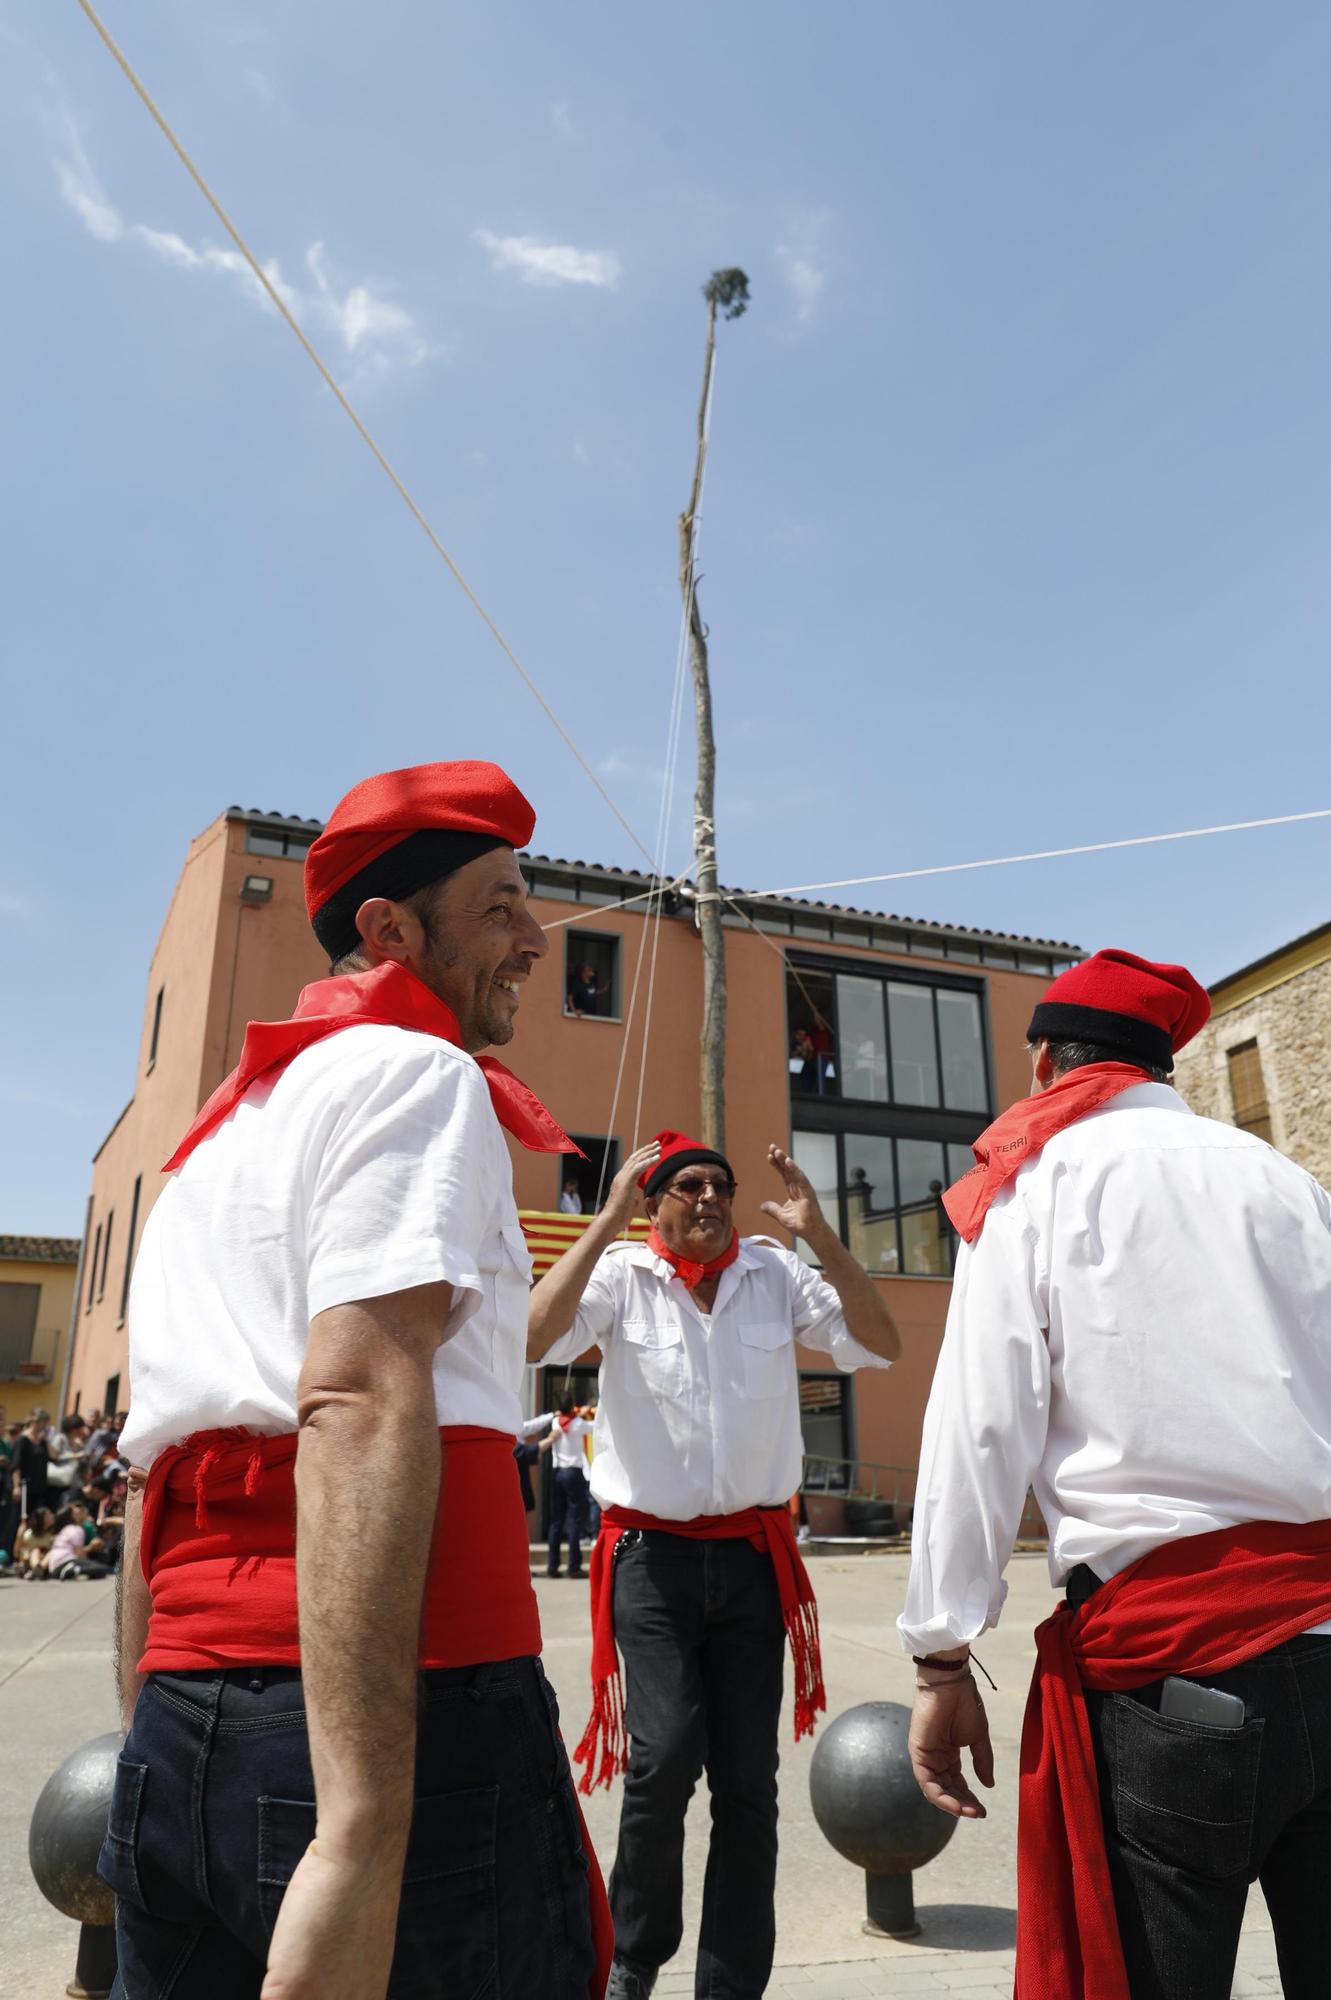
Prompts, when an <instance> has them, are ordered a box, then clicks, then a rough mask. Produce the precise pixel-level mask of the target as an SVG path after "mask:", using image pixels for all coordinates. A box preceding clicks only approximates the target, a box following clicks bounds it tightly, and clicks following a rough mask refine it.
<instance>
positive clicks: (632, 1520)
mask: <svg viewBox="0 0 1331 2000" xmlns="http://www.w3.org/2000/svg"><path fill="white" fill-rule="evenodd" d="M767 1157H768V1161H769V1164H770V1165H771V1166H772V1167H773V1168H774V1170H775V1171H776V1173H777V1174H778V1175H779V1176H780V1178H781V1180H782V1182H783V1183H784V1189H785V1199H784V1200H783V1201H780V1202H777V1201H766V1202H763V1203H762V1204H761V1206H762V1211H763V1213H764V1214H765V1215H768V1216H770V1217H771V1218H772V1220H773V1221H774V1222H776V1223H778V1224H779V1225H780V1226H781V1227H782V1228H783V1229H785V1230H788V1231H789V1232H790V1234H791V1235H792V1236H798V1237H799V1238H801V1239H802V1240H803V1242H804V1243H805V1244H806V1245H807V1247H808V1250H809V1252H810V1254H811V1256H812V1257H813V1258H814V1259H816V1261H817V1264H818V1265H819V1266H821V1271H819V1270H817V1269H815V1268H813V1267H812V1266H811V1265H809V1264H807V1263H805V1262H804V1260H803V1259H802V1258H800V1257H799V1256H797V1255H796V1254H795V1253H794V1251H792V1250H787V1249H783V1248H782V1247H781V1246H780V1245H779V1244H777V1243H776V1242H774V1241H773V1240H772V1239H771V1238H770V1237H766V1236H751V1237H740V1236H739V1235H738V1234H737V1233H736V1230H735V1225H734V1220H733V1216H732V1202H733V1199H734V1194H735V1178H734V1175H733V1174H732V1172H731V1170H730V1165H729V1162H728V1161H727V1160H726V1159H725V1158H724V1156H723V1155H722V1154H720V1153H718V1152H716V1151H715V1150H714V1149H712V1148H711V1147H708V1146H703V1145H700V1144H699V1143H698V1141H697V1140H694V1139H690V1138H687V1137H686V1136H685V1135H684V1134H683V1133H680V1132H669V1131H667V1132H660V1133H658V1134H657V1136H656V1138H655V1139H654V1140H653V1141H652V1142H651V1144H650V1145H649V1146H646V1147H643V1148H642V1149H641V1150H640V1151H638V1152H636V1153H635V1154H634V1155H633V1156H632V1158H631V1159H630V1160H628V1161H627V1162H626V1164H625V1166H624V1167H623V1168H622V1170H621V1171H620V1173H619V1174H617V1175H616V1177H615V1180H614V1182H613V1184H612V1186H611V1189H610V1194H609V1198H608V1200H607V1201H606V1204H605V1207H604V1208H603V1209H602V1210H601V1212H600V1214H599V1215H598V1216H597V1217H596V1218H595V1219H594V1221H592V1222H591V1223H590V1224H589V1225H588V1227H587V1230H586V1231H585V1233H584V1234H583V1236H582V1237H581V1238H580V1240H579V1241H578V1242H577V1243H576V1244H575V1245H574V1246H573V1248H572V1249H570V1250H568V1251H566V1252H565V1254H564V1256H563V1257H561V1258H560V1260H559V1262H558V1263H556V1264H555V1265H554V1266H553V1267H552V1268H551V1269H550V1270H549V1271H548V1272H547V1273H546V1275H545V1277H544V1278H542V1280H541V1282H540V1283H539V1284H538V1285H537V1286H536V1288H535V1290H534V1291H533V1293H532V1297H531V1312H530V1320H529V1339H528V1347H527V1358H528V1360H530V1361H540V1360H542V1359H544V1360H545V1361H546V1362H547V1363H552V1362H553V1363H558V1362H571V1361H573V1360H575V1359H576V1358H577V1356H578V1355H580V1354H582V1353H583V1352H585V1351H586V1350H587V1349H589V1348H593V1347H599V1349H600V1350H601V1379H600V1397H599V1407H598V1411H597V1418H596V1431H595V1447H596V1450H595V1457H594V1459H593V1462H592V1492H593V1494H594V1496H595V1498H596V1499H597V1501H598V1502H599V1503H600V1506H601V1509H602V1529H601V1533H600V1535H599V1537H598V1539H597V1542H596V1546H595V1549H594V1550H593V1554H592V1564H591V1596H592V1624H593V1653H592V1680H593V1687H594V1708H593V1713H592V1719H591V1721H590V1722H589V1724H588V1727H587V1731H586V1734H585V1735H584V1737H583V1740H582V1742H581V1743H580V1744H579V1746H578V1749H577V1751H576V1753H575V1756H576V1759H577V1761H578V1762H579V1763H581V1764H582V1765H583V1766H584V1770H583V1776H582V1780H581V1784H582V1789H583V1790H584V1791H590V1790H591V1788H592V1786H593V1785H594V1784H600V1783H608V1782H609V1781H610V1779H611V1778H612V1777H613V1776H614V1775H615V1773H616V1772H617V1771H624V1772H625V1773H626V1776H625V1784H624V1807H623V1812H622V1814H621V1817H620V1827H619V1847H618V1852H617V1855H616V1859H615V1868H614V1874H613V1875H612V1877H611V1881H610V1898H611V1908H612V1911H613V1914H614V1920H615V1965H614V1969H613V1972H612V1974H611V1981H610V1988H609V1994H608V1996H607V2000H646V1996H647V1995H648V1994H650V1993H651V1991H652V1988H653V1986H654V1985H655V1982H656V1975H657V1972H658V1971H659V1969H660V1967H661V1966H662V1965H663V1964H664V1963H665V1962H666V1960H667V1959H669V1958H672V1957H673V1956H674V1954H675V1952H676V1951H677V1950H678V1949H679V1944H680V1938H681V1936H682V1933H683V1855H684V1816H685V1811H686V1809H687V1806H688V1802H689V1799H690V1797H691V1795H692V1793H693V1789H694V1786H695V1785H696V1783H697V1781H698V1777H699V1775H700V1773H701V1772H702V1771H703V1769H704V1768H705V1769H706V1772H707V1783H708V1789H709V1791H710V1793H711V1806H712V1834H711V1848H710V1852H709V1856H708V1863H707V1876H706V1881H705V1884H704V1890H703V1909H702V1928H701V1932H700V1935H699V1941H698V1965H697V1991H698V1993H699V1994H704V1993H705V1994H708V1995H711V1996H714V2000H758V1996H759V1995H761V1994H762V1993H763V1991H764V1990H765V1988H766V1985H767V1980H768V1975H769V1973H770V1971H771V1965H772V1953H773V1947H774V1944H775V1916H774V1904H773V1896H774V1889H775V1883H776V1853H777V1831H776V1828H777V1790H776V1769H777V1725H778V1721H779V1718H780V1711H781V1694H782V1680H783V1660H784V1646H785V1643H786V1641H787V1639H789V1642H790V1647H791V1652H792V1655H793V1659H794V1665H795V1732H796V1735H797V1736H799V1735H802V1734H804V1733H805V1732H806V1731H807V1730H810V1729H812V1727H813V1722H814V1716H815V1713H816V1711H817V1710H818V1709H820V1708H822V1707H825V1705H826V1700H825V1696H824V1693H823V1687H822V1677H821V1667H820V1663H819V1658H818V1623H817V1609H816V1606H815V1605H814V1602H813V1593H812V1590H811V1589H810V1586H809V1580H808V1577H807V1576H806V1575H805V1572H804V1566H803V1564H802V1563H801V1561H800V1558H799V1554H798V1551H797V1549H796V1547H795V1539H794V1532H793V1528H792V1524H791V1519H790V1514H789V1511H788V1503H789V1500H790V1496H791V1494H792V1493H794V1492H795V1490H796V1489H797V1487H798V1486H799V1483H800V1474H801V1466H802V1444H801V1439H800V1421H799V1369H798V1365H797V1362H796V1356H795V1342H796V1340H798V1341H800V1342H801V1343H802V1344H803V1345H804V1346H805V1347H809V1348H813V1349H815V1350H816V1351H817V1352H819V1353H821V1354H826V1355H828V1356H829V1357H830V1359H831V1360H832V1362H833V1363H834V1364H835V1365H836V1367H838V1368H840V1369H842V1370H845V1371H847V1372H849V1371H850V1370H852V1369H855V1368H862V1367H885V1366H886V1365H887V1364H888V1363H889V1362H891V1361H893V1360H895V1359H896V1357H897V1355H898V1354H899V1352H900V1348H901V1343H900V1340H899V1338H898V1336H897V1331H896V1328H895V1327H894V1325H893V1323H892V1319H891V1315H890V1314H889V1312H888V1310H887V1306H886V1304H885V1302H884V1300H883V1297H882V1294H881V1293H880V1291H879V1290H878V1288H877V1286H876V1285H875V1284H874V1282H873V1280H872V1279H871V1278H870V1277H869V1276H868V1274H867V1273H866V1272H865V1271H864V1270H863V1269H862V1268H861V1266H860V1265H859V1264H858V1263H857V1262H856V1260H855V1259H854V1258H853V1257H852V1256H851V1255H850V1252H849V1251H848V1250H847V1249H846V1247H845V1245H844V1244H843V1243H842V1242H841V1239H840V1238H839V1236H838V1235H837V1233H836V1231H835V1229H834V1228H832V1227H831V1225H830V1224H829V1223H828V1222H827V1220H826V1218H825V1217H824V1215H823V1213H822V1210H821V1209H820V1207H819V1205H818V1197H817V1195H816V1194H815V1193H814V1191H813V1188H812V1186H811V1184H810V1182H809V1180H808V1178H807V1176H806V1175H805V1174H803V1173H802V1172H801V1170H800V1169H799V1167H797V1166H796V1165H795V1162H794V1161H793V1160H792V1159H790V1158H789V1157H788V1156H787V1155H786V1154H785V1153H784V1152H782V1151H781V1149H780V1147H778V1146H771V1147H769V1148H768V1154H767ZM639 1189H641V1191H642V1194H643V1196H644V1199H645V1205H646V1209H647V1214H648V1217H649V1218H650V1220H651V1223H652V1229H651V1233H650V1235H649V1236H648V1238H647V1240H646V1242H645V1243H644V1242H641V1241H628V1240H626V1239H624V1238H623V1235H622V1232H623V1231H624V1229H625V1228H626V1227H627V1224H628V1222H629V1220H630V1218H631V1216H632V1215H633V1213H634V1210H635V1207H636V1205H637V1195H638V1190H639ZM616 1648H618V1653H622V1655H623V1659H624V1671H625V1683H624V1687H623V1689H622V1690H621V1683H620V1677H619V1661H618V1657H617V1651H616Z"/></svg>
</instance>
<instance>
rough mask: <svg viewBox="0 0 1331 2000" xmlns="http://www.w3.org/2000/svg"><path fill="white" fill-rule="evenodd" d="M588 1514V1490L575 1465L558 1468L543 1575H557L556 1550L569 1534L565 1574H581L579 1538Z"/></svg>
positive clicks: (584, 1475) (557, 1553)
mask: <svg viewBox="0 0 1331 2000" xmlns="http://www.w3.org/2000/svg"><path fill="white" fill-rule="evenodd" d="M590 1512H591V1488H590V1486H589V1485H588V1484H587V1475H586V1473H585V1472H584V1471H583V1470H582V1468H581V1467H580V1466H577V1465H557V1466H556V1467H555V1470H554V1478H553V1481H552V1486H551V1494H550V1548H549V1560H548V1562H547V1564H546V1572H547V1574H548V1575H550V1576H558V1575H559V1548H560V1544H561V1542H562V1541H563V1539H564V1536H565V1533H566V1532H567V1535H568V1573H569V1575H570V1576H581V1575H582V1538H583V1536H584V1535H585V1534H586V1532H587V1518H588V1515H589V1514H590Z"/></svg>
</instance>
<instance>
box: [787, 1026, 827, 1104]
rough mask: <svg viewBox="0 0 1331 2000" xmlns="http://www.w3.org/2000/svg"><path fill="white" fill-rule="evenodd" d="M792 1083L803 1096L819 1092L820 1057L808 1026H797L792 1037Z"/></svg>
mask: <svg viewBox="0 0 1331 2000" xmlns="http://www.w3.org/2000/svg"><path fill="white" fill-rule="evenodd" d="M790 1083H791V1088H792V1090H797V1091H799V1093H800V1094H801V1096H816V1095H817V1094H818V1091H819V1087H820V1086H819V1076H818V1057H817V1054H816V1052H815V1050H814V1046H813V1036H812V1035H811V1034H810V1033H809V1031H808V1029H807V1028H796V1030H795V1032H794V1034H793V1035H792V1036H791V1038H790Z"/></svg>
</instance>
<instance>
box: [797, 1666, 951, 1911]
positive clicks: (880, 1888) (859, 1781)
mask: <svg viewBox="0 0 1331 2000" xmlns="http://www.w3.org/2000/svg"><path fill="white" fill-rule="evenodd" d="M909 1732H910V1710H909V1709H908V1708H903V1707H902V1706H901V1703H900V1702H896V1701H866V1702H863V1703H861V1705H860V1706H859V1707H858V1708H848V1709H847V1710H846V1712H845V1714H844V1715H839V1716H838V1717H837V1718H836V1721H835V1722H833V1723H831V1724H830V1726H829V1727H828V1728H827V1729H826V1730H825V1731H824V1732H823V1734H822V1736H821V1738H820V1739H819V1742H818V1746H817V1748H816V1749H815V1751H814V1753H813V1764H812V1767H811V1769H810V1772H809V1794H810V1798H811V1800H812V1803H813V1816H814V1818H815V1819H816V1820H817V1822H818V1824H819V1826H820V1827H821V1828H822V1830H823V1833H824V1834H825V1835H826V1837H827V1839H828V1840H829V1841H830V1842H831V1843H832V1845H833V1847H835V1848H836V1850H837V1852H838V1854H844V1855H845V1857H846V1859H847V1861H853V1862H854V1863H855V1865H856V1867H857V1868H863V1870H864V1872H865V1901H866V1905H867V1916H866V1919H865V1924H864V1928H865V1930H866V1931H867V1932H868V1934H869V1936H870V1937H894V1938H903V1937H915V1936H916V1935H917V1934H918V1932H919V1928H920V1926H919V1924H918V1923H917V1922H916V1921H915V1895H914V1890H913V1888H912V1884H911V1871H912V1870H913V1869H915V1868H922V1867H923V1866H924V1864H925V1862H926V1861H932V1860H933V1859H934V1857H935V1855H938V1854H941V1853H942V1851H943V1849H944V1848H945V1847H946V1846H947V1843H948V1842H949V1840H951V1838H952V1836H953V1834H954V1833H955V1832H956V1828H957V1823H956V1821H955V1820H954V1819H950V1818H949V1817H948V1815H947V1814H946V1813H942V1812H939V1810H938V1808H937V1807H936V1806H931V1805H930V1804H929V1801H928V1800H927V1799H926V1798H925V1796H924V1794H923V1793H922V1792H921V1790H920V1788H919V1786H918V1785H917V1784H916V1782H915V1774H914V1772H913V1771H912V1770H911V1767H910V1755H909V1752H908V1750H907V1747H906V1745H907V1737H908V1735H909Z"/></svg>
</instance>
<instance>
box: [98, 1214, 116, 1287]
mask: <svg viewBox="0 0 1331 2000" xmlns="http://www.w3.org/2000/svg"><path fill="white" fill-rule="evenodd" d="M115 1219H116V1212H115V1210H114V1209H112V1210H111V1211H110V1213H109V1214H108V1215H107V1218H106V1228H105V1230H104V1231H103V1233H102V1268H101V1270H100V1271H99V1272H98V1273H97V1297H98V1299H99V1300H100V1299H101V1298H103V1297H104V1296H105V1293H106V1267H107V1265H108V1264H109V1263H110V1261H111V1225H112V1223H113V1222H114V1221H115Z"/></svg>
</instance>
